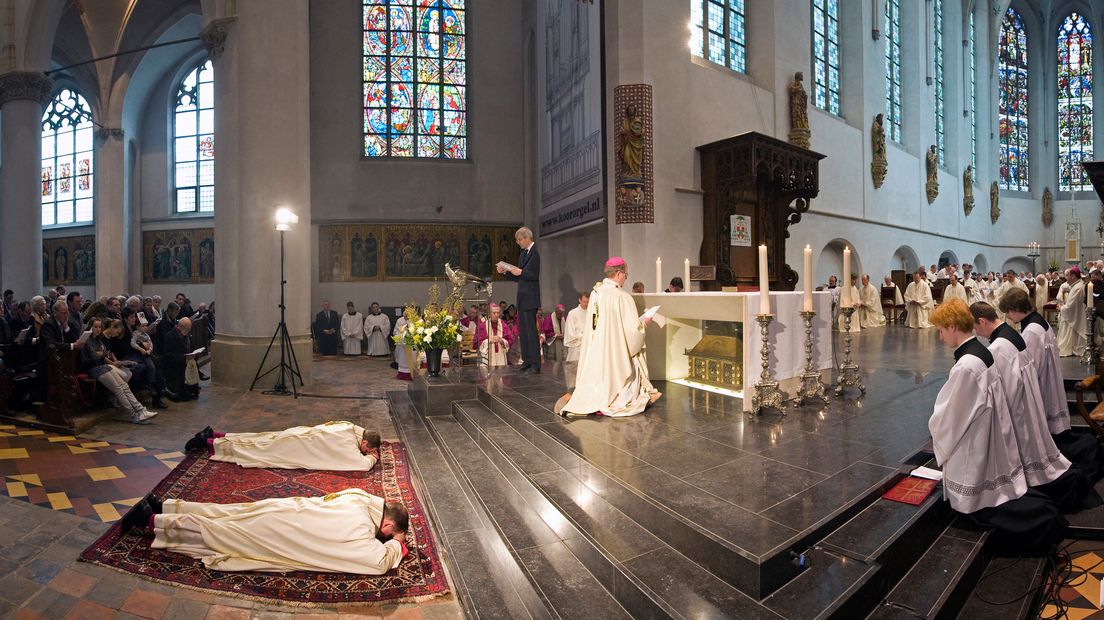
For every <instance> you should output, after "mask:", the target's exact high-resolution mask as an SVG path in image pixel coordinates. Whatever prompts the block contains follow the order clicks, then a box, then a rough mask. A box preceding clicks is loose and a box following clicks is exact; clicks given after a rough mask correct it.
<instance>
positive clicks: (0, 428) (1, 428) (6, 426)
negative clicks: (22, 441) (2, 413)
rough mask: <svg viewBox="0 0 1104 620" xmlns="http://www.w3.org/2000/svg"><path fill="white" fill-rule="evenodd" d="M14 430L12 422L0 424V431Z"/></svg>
mask: <svg viewBox="0 0 1104 620" xmlns="http://www.w3.org/2000/svg"><path fill="white" fill-rule="evenodd" d="M13 430H15V425H14V424H0V431H13Z"/></svg>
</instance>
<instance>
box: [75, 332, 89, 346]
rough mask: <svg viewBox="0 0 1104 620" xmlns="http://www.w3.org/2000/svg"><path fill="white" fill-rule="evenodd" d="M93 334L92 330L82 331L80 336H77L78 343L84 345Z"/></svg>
mask: <svg viewBox="0 0 1104 620" xmlns="http://www.w3.org/2000/svg"><path fill="white" fill-rule="evenodd" d="M91 335H92V330H88V331H85V332H81V335H80V338H77V342H76V344H78V345H83V344H84V343H86V342H88V337H89V336H91Z"/></svg>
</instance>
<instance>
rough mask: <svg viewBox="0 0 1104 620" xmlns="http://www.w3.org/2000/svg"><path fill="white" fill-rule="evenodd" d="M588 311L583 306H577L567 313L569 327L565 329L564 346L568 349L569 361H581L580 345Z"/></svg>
mask: <svg viewBox="0 0 1104 620" xmlns="http://www.w3.org/2000/svg"><path fill="white" fill-rule="evenodd" d="M586 315H587V311H586V310H585V309H584V308H583V307H582V306H575V307H574V308H572V309H571V311H570V312H568V313H567V327H566V328H565V329H564V347H565V348H566V349H567V361H569V362H577V361H579V346H580V345H581V344H582V339H583V325H584V324H585V323H586Z"/></svg>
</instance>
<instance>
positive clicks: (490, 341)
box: [472, 304, 516, 368]
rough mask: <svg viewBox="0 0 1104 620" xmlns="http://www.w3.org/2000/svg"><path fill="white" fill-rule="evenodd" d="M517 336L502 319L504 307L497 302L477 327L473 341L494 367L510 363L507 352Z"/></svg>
mask: <svg viewBox="0 0 1104 620" xmlns="http://www.w3.org/2000/svg"><path fill="white" fill-rule="evenodd" d="M515 337H516V336H515V334H514V330H513V329H511V328H510V324H509V323H507V322H506V321H504V320H503V319H502V307H501V306H499V305H497V304H496V305H492V306H491V309H490V315H489V316H488V317H487V320H486V321H483V322H481V323H480V324H479V327H478V328H476V330H475V339H474V340H473V341H472V342H473V346H474V347H475V349H476V350H477V351H479V356H480V357H481V358H482V359H483V360H484V361H485V362H486V364H487V365H488V366H490V367H492V368H494V367H498V366H508V365H509V361H508V355H507V354H508V353H509V351H510V345H511V344H513V342H514V338H515Z"/></svg>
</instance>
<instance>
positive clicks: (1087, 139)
mask: <svg viewBox="0 0 1104 620" xmlns="http://www.w3.org/2000/svg"><path fill="white" fill-rule="evenodd" d="M1092 116H1093V101H1092V31H1091V29H1090V28H1089V22H1088V21H1086V20H1085V18H1084V16H1082V15H1080V14H1078V13H1071V14H1070V15H1069V17H1067V18H1066V19H1065V21H1064V22H1062V26H1061V27H1060V28H1058V187H1059V189H1063V190H1086V189H1092V184H1091V183H1089V180H1088V179H1087V178H1086V177H1085V170H1084V169H1083V168H1082V167H1081V162H1082V161H1085V160H1091V159H1092V158H1093V133H1092V130H1093V122H1092V121H1093V119H1092Z"/></svg>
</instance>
